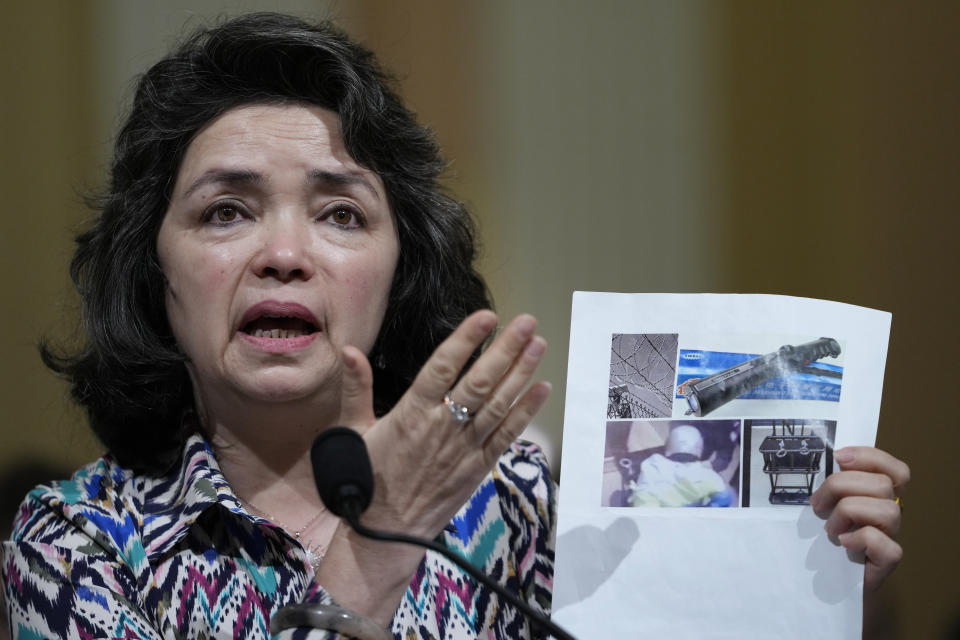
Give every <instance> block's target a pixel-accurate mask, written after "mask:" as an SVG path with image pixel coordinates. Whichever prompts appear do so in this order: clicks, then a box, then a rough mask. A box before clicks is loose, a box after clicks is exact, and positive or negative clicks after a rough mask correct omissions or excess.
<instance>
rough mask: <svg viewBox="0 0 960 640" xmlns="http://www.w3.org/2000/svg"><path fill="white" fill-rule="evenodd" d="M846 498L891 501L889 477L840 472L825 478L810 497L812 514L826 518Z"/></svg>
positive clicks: (891, 492) (856, 472)
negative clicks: (860, 497) (862, 497)
mask: <svg viewBox="0 0 960 640" xmlns="http://www.w3.org/2000/svg"><path fill="white" fill-rule="evenodd" d="M847 496H868V497H871V498H886V499H888V500H893V498H894V490H893V481H892V480H891V479H890V476H887V475H885V474H882V473H870V472H867V471H841V472H839V473H833V474H830V475H829V476H827V479H826V480H824V481H823V484H821V485H820V488H818V489H817V490H816V491H815V492H814V494H813V495H812V496H811V497H810V506H811V507H813V511H814V513H816V514H817V515H818V516H820V517H821V518H826V517H827V516H828V515H830V512H831V511H832V510H833V508H834V507H835V506H836V505H837V502H839V501H840V500H841V499H843V498H846V497H847Z"/></svg>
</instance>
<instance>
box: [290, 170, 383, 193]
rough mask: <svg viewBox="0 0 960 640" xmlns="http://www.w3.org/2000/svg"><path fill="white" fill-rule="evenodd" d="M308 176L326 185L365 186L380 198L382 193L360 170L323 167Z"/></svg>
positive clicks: (311, 179)
mask: <svg viewBox="0 0 960 640" xmlns="http://www.w3.org/2000/svg"><path fill="white" fill-rule="evenodd" d="M307 177H308V178H309V179H310V181H311V182H315V183H318V184H320V185H321V186H324V187H352V186H355V185H356V186H361V187H363V188H365V189H366V190H367V191H369V192H370V194H371V195H372V196H373V197H374V198H376V199H377V200H379V199H380V194H379V193H378V192H377V190H376V188H375V187H374V186H373V185H372V184H371V183H370V181H369V180H367V178H366V176H365V175H364V174H363V173H360V172H359V171H344V172H337V171H323V170H321V169H315V170H313V171H311V172H309V173H308V174H307Z"/></svg>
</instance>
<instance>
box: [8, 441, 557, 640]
mask: <svg viewBox="0 0 960 640" xmlns="http://www.w3.org/2000/svg"><path fill="white" fill-rule="evenodd" d="M554 497H555V489H554V486H553V484H552V481H551V480H550V476H549V474H548V473H547V467H546V462H545V458H544V456H543V454H542V452H541V451H540V450H539V449H538V448H537V447H536V446H535V445H532V444H529V443H522V442H517V443H515V444H513V445H512V446H511V447H510V449H508V450H507V452H506V453H505V454H504V455H503V456H502V457H501V458H500V460H499V461H498V462H497V464H496V465H495V467H494V469H493V471H492V472H491V473H490V474H489V475H488V476H487V477H486V479H485V480H484V481H483V483H482V484H481V485H480V487H479V488H478V489H477V491H476V492H475V493H474V494H473V496H472V497H471V498H470V500H469V501H468V502H467V504H466V505H464V507H463V508H462V509H461V510H460V512H459V513H458V514H457V516H456V517H455V518H454V519H453V521H452V523H451V525H452V526H448V527H447V529H448V530H445V531H444V532H443V534H442V536H441V539H442V541H443V542H444V544H446V545H447V546H448V547H449V548H451V549H454V550H456V551H458V552H460V553H461V554H463V555H464V556H466V557H467V558H468V559H469V560H470V561H471V562H473V564H474V565H476V566H478V567H481V568H482V569H483V570H484V571H486V572H487V574H488V575H490V576H491V577H493V578H494V579H495V580H496V581H498V582H499V583H500V584H502V585H504V586H505V587H506V588H508V589H510V590H511V591H513V592H514V593H518V594H520V595H521V597H522V598H524V599H525V600H526V601H527V602H529V603H530V604H531V605H532V606H533V608H534V609H536V610H539V611H542V612H544V613H549V606H550V595H551V588H552V577H553V539H552V536H553V530H554V524H555V500H554ZM2 570H3V580H4V587H5V594H6V600H7V608H8V611H9V614H10V626H11V634H12V637H13V638H17V639H20V640H27V639H30V640H33V639H35V638H75V639H77V640H86V639H90V638H144V639H159V638H164V639H168V638H169V639H172V638H190V639H197V638H225V639H226V638H229V639H231V640H233V639H239V638H243V639H247V638H254V639H255V638H266V637H269V635H270V634H269V625H270V617H271V616H272V615H273V614H274V613H275V612H276V611H277V610H278V609H280V608H281V607H283V606H285V605H288V604H294V603H299V602H323V603H330V602H331V599H330V596H329V594H327V592H326V591H325V590H324V589H323V587H322V586H319V585H317V584H316V582H315V581H314V580H313V569H312V568H311V567H310V564H309V563H308V562H307V558H306V553H305V551H304V549H303V547H301V546H300V544H299V543H298V542H297V541H296V540H294V539H293V538H291V537H290V536H289V535H287V534H286V533H285V532H284V531H283V530H282V529H280V528H278V527H276V526H275V525H273V524H271V523H270V522H268V521H266V520H263V519H261V518H258V517H257V516H255V515H253V514H250V513H248V512H247V511H245V510H244V508H243V505H242V504H241V502H240V501H239V500H238V499H237V498H236V496H234V494H233V492H232V491H231V489H230V486H229V484H228V483H227V481H226V479H225V478H224V477H223V475H222V474H221V472H220V469H219V466H218V465H217V462H216V459H215V457H214V455H213V452H212V450H211V449H210V447H209V445H208V444H207V442H206V441H205V440H204V439H203V438H202V437H201V436H199V435H194V436H192V437H191V438H190V439H189V440H188V441H187V443H186V445H185V448H184V453H183V456H182V458H181V460H180V463H179V466H178V467H176V468H175V469H174V470H173V471H172V472H171V473H170V474H168V475H167V476H164V477H159V478H157V477H149V476H143V475H136V474H134V473H133V472H131V471H130V470H129V469H125V468H123V467H121V466H119V465H118V464H117V463H116V462H115V461H114V460H113V459H112V458H111V457H110V456H106V457H104V458H101V459H100V460H98V461H97V462H95V463H92V464H90V465H88V466H86V467H84V468H83V469H81V470H80V471H78V472H77V473H76V474H74V476H73V478H72V479H71V480H69V481H64V482H57V483H51V484H50V485H41V486H40V487H37V488H36V489H34V490H33V491H31V492H30V494H28V496H27V497H26V499H25V500H24V502H23V504H22V505H21V507H20V511H19V514H18V516H17V518H16V521H15V523H14V530H13V534H12V536H11V539H10V540H9V541H7V542H5V543H4V544H3V565H2ZM392 631H393V635H394V637H395V638H398V639H402V640H412V639H414V638H425V639H426V638H430V639H433V638H435V639H449V640H466V639H470V638H477V637H483V638H503V639H507V638H510V639H512V638H529V637H533V636H534V634H533V633H532V632H531V630H530V627H529V626H528V623H527V622H526V621H525V620H524V619H523V617H522V615H521V614H519V613H517V612H516V611H514V610H513V608H512V607H510V606H508V605H505V604H503V605H502V604H501V603H500V600H499V598H498V597H497V596H496V594H494V593H492V592H490V591H488V590H487V589H485V588H483V587H482V586H480V585H477V584H476V583H475V582H474V581H473V579H471V578H470V577H469V576H467V575H466V574H464V573H463V572H462V571H461V570H460V569H459V568H458V567H457V566H456V565H454V564H453V563H451V562H449V561H448V560H446V559H445V558H443V557H442V556H440V555H439V554H435V553H434V552H432V551H428V552H427V553H426V555H425V557H424V559H423V561H422V562H421V563H420V566H419V568H418V569H417V571H416V574H415V575H414V577H413V579H412V580H411V582H410V585H409V587H408V588H407V591H406V593H405V594H404V596H403V598H402V600H401V603H400V606H399V608H398V609H397V612H396V614H395V615H394V618H393V623H392ZM288 634H289V632H287V633H284V635H288ZM295 635H305V632H304V631H301V632H296V633H295ZM315 636H317V637H325V638H338V637H340V636H337V635H336V634H333V633H329V634H326V633H323V634H321V633H318V632H313V633H311V634H310V637H311V638H313V637H315Z"/></svg>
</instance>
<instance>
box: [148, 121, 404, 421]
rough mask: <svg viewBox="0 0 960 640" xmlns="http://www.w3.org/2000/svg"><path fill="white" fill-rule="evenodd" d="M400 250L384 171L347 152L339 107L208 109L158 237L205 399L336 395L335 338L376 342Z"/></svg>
mask: <svg viewBox="0 0 960 640" xmlns="http://www.w3.org/2000/svg"><path fill="white" fill-rule="evenodd" d="M398 251H399V246H398V241H397V234H396V229H395V226H394V222H393V217H392V215H391V212H390V208H389V205H388V202H387V195H386V192H385V191H384V187H383V183H382V182H381V180H380V178H379V177H378V176H377V175H376V174H374V173H372V172H371V171H369V170H367V169H365V168H363V167H361V166H359V165H358V164H357V163H356V162H354V160H353V159H352V158H351V157H350V156H349V154H348V153H347V151H346V149H345V148H344V145H343V141H342V139H341V136H340V125H339V119H338V117H337V116H336V114H334V113H333V112H331V111H328V110H325V109H322V108H319V107H309V106H302V105H287V106H268V105H250V106H245V107H239V108H236V109H233V110H231V111H228V112H227V113H225V114H223V115H222V116H220V117H218V118H217V119H216V120H213V121H212V122H211V123H210V124H208V125H207V126H206V127H205V128H204V129H202V130H201V131H200V133H199V134H198V135H197V136H196V137H195V138H194V140H193V142H191V143H190V146H189V147H188V149H187V152H186V154H185V156H184V158H183V162H182V164H181V166H180V171H179V173H178V174H177V181H176V185H175V187H174V189H173V194H172V197H171V200H170V206H169V208H168V209H167V212H166V215H165V217H164V219H163V223H162V226H161V227H160V233H159V235H158V237H157V252H158V254H159V257H160V264H161V266H162V268H163V272H164V275H165V276H166V278H167V282H168V286H167V295H166V304H167V316H168V317H169V320H170V325H171V327H172V329H173V332H174V335H175V336H176V339H177V342H178V343H179V345H180V347H181V349H183V351H184V352H185V353H186V355H187V357H188V359H189V362H190V365H189V367H190V373H191V375H192V376H193V379H194V384H195V385H196V386H197V388H198V390H199V392H200V394H201V397H202V399H203V401H204V403H208V402H216V401H228V402H231V401H236V400H237V399H242V398H252V399H257V400H261V401H271V402H284V401H294V400H301V399H311V398H316V397H318V394H326V395H329V396H330V397H331V398H336V399H339V384H338V381H339V375H338V371H339V352H340V351H339V350H340V348H341V347H342V346H343V345H346V344H351V345H354V346H356V347H358V348H359V349H361V350H363V351H364V352H365V353H368V352H369V351H370V349H371V348H372V346H373V343H374V340H375V339H376V336H377V333H378V332H379V329H380V324H381V322H382V320H383V315H384V312H385V310H386V307H387V297H388V294H389V291H390V284H391V280H392V278H393V272H394V268H395V267H396V263H397V254H398ZM331 383H333V384H331Z"/></svg>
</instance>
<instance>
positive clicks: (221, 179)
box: [183, 169, 380, 200]
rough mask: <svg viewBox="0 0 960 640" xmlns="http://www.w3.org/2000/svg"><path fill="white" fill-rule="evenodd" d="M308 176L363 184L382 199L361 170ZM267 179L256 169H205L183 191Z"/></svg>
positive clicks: (335, 183) (328, 182) (333, 183)
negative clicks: (210, 185)
mask: <svg viewBox="0 0 960 640" xmlns="http://www.w3.org/2000/svg"><path fill="white" fill-rule="evenodd" d="M307 178H308V179H309V180H310V182H312V183H315V184H318V185H320V186H322V187H328V188H329V187H351V186H355V185H357V186H361V187H363V188H365V189H366V190H367V191H369V192H370V194H371V195H373V197H375V198H376V199H377V200H379V199H380V194H379V193H378V192H377V190H376V188H375V187H374V186H373V185H372V184H371V183H370V181H369V180H367V178H366V176H365V175H364V174H362V173H360V172H355V171H345V172H336V171H324V170H322V169H315V170H313V171H310V172H308V173H307ZM265 181H266V178H264V176H263V174H260V173H257V172H256V171H250V170H247V169H211V170H209V171H205V172H204V173H203V175H201V176H200V177H199V178H197V179H196V180H194V181H193V183H192V184H191V185H190V186H189V187H187V190H186V191H184V192H183V197H184V198H189V197H190V196H191V195H192V194H193V193H194V192H195V191H197V189H200V188H201V187H205V186H207V185H209V184H226V185H231V186H237V187H242V186H243V187H245V186H251V185H258V184H262V183H264V182H265Z"/></svg>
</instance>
